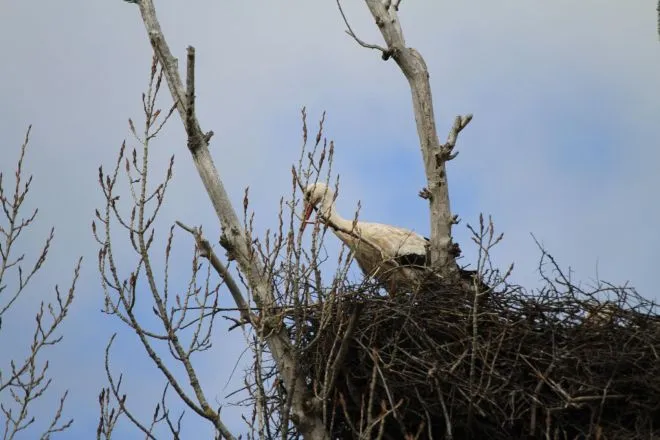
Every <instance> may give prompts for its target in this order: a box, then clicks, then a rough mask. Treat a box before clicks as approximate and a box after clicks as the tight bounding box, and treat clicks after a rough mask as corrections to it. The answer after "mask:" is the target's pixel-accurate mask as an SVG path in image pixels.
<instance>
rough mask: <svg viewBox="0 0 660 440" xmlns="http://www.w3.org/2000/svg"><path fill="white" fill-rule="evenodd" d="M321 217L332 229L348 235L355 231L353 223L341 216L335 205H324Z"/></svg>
mask: <svg viewBox="0 0 660 440" xmlns="http://www.w3.org/2000/svg"><path fill="white" fill-rule="evenodd" d="M319 215H320V216H321V218H322V219H323V220H324V221H325V222H326V223H327V224H328V226H330V227H331V228H334V229H337V230H339V231H342V232H346V233H350V232H351V231H353V221H352V220H348V219H345V218H344V217H342V216H341V215H339V213H338V212H337V209H336V208H335V204H334V203H324V204H323V206H322V207H321V210H320V212H319Z"/></svg>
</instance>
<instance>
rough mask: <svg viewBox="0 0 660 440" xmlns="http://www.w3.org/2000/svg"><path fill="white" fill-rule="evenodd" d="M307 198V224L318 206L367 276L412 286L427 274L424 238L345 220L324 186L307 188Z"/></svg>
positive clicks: (391, 227) (395, 229)
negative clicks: (313, 209) (313, 210)
mask: <svg viewBox="0 0 660 440" xmlns="http://www.w3.org/2000/svg"><path fill="white" fill-rule="evenodd" d="M305 197H306V203H307V206H306V210H305V221H306V220H307V219H308V218H309V216H310V214H311V211H312V208H314V207H315V208H316V209H317V212H318V216H319V217H320V219H321V221H323V222H324V223H325V224H327V225H328V226H329V227H330V228H331V230H332V231H333V232H334V233H335V235H337V237H338V238H339V239H340V240H341V241H343V242H344V243H345V244H346V245H347V246H348V247H349V248H350V249H351V251H352V252H353V255H354V258H355V260H356V261H357V263H358V265H359V266H360V269H362V271H363V272H364V274H365V275H366V276H368V277H374V278H376V279H377V280H379V281H381V282H384V283H385V285H386V286H388V285H389V286H398V287H402V285H404V284H405V285H406V287H409V286H410V284H411V283H419V281H421V279H422V278H423V276H424V275H425V274H426V272H427V271H426V270H425V266H426V261H427V255H426V253H427V243H428V240H427V239H426V238H424V237H423V236H421V235H419V234H417V233H416V232H414V231H411V230H410V229H406V228H400V227H397V226H392V225H386V224H382V223H370V222H361V221H352V220H348V219H345V218H343V217H342V216H340V215H339V214H338V213H337V211H336V209H335V203H334V199H335V195H334V192H333V191H332V190H331V189H330V188H329V187H328V186H327V185H325V184H323V183H316V184H313V185H310V186H308V187H307V188H306V189H305ZM388 290H391V289H388Z"/></svg>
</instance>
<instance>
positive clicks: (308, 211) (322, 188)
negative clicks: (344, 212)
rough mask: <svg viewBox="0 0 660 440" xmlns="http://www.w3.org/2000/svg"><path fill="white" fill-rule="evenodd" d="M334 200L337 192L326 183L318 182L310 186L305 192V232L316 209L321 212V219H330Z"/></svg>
mask: <svg viewBox="0 0 660 440" xmlns="http://www.w3.org/2000/svg"><path fill="white" fill-rule="evenodd" d="M334 199H335V192H334V191H333V190H332V189H330V187H329V186H328V185H326V184H325V183H321V182H318V183H312V184H311V185H308V186H307V188H305V192H304V200H305V211H304V214H303V230H304V228H305V225H306V224H307V223H308V221H309V217H310V216H311V215H312V211H313V210H314V208H317V209H319V210H320V212H319V215H320V216H321V218H325V219H327V218H329V217H330V213H331V211H332V205H333V203H334Z"/></svg>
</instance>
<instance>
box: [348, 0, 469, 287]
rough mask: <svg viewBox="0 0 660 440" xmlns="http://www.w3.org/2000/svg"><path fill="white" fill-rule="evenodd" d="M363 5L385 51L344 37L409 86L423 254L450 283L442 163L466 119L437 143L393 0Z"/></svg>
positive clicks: (425, 91) (423, 84)
mask: <svg viewBox="0 0 660 440" xmlns="http://www.w3.org/2000/svg"><path fill="white" fill-rule="evenodd" d="M365 2H366V3H367V6H368V7H369V10H370V11H371V15H373V17H374V19H375V20H376V25H377V26H378V28H379V29H380V32H381V34H382V35H383V38H384V39H385V43H386V44H387V48H381V47H378V46H374V45H366V44H365V43H363V42H361V41H360V40H359V39H357V37H356V36H355V35H354V34H353V32H352V31H351V30H350V27H349V34H350V35H351V36H353V37H354V38H355V39H356V40H357V41H358V43H360V44H361V45H363V46H367V47H371V48H376V49H379V50H381V51H382V52H383V59H384V60H387V59H389V58H393V59H394V61H396V63H397V64H398V65H399V67H400V68H401V71H402V72H403V74H404V75H405V77H406V79H407V80H408V83H409V84H410V92H411V94H412V103H413V109H414V112H415V122H416V124H417V134H418V136H419V143H420V148H421V150H422V157H423V160H424V170H425V172H426V180H427V187H426V188H425V189H423V190H422V192H421V193H420V196H422V197H423V198H425V199H428V200H429V204H430V220H431V240H430V249H429V255H430V260H431V266H432V267H434V268H435V269H436V270H437V271H438V273H440V274H441V275H444V276H446V277H448V278H454V277H456V276H457V274H458V267H457V265H456V263H455V258H456V256H457V255H458V252H459V251H458V247H457V246H456V245H455V244H454V243H453V242H452V236H451V228H452V225H453V224H455V223H456V222H457V220H456V216H453V215H452V213H451V207H450V202H449V187H448V184H447V173H446V166H445V165H446V162H447V161H449V160H451V159H453V158H454V157H455V156H456V153H453V148H454V146H455V144H456V138H457V136H458V133H459V132H460V131H461V130H462V129H463V128H465V126H466V125H467V124H468V123H469V122H470V120H471V119H472V115H467V116H463V117H460V116H459V117H457V118H456V121H455V122H454V126H453V127H452V130H451V132H450V134H449V137H448V139H447V142H446V143H445V144H440V142H439V140H438V133H437V129H436V126H435V116H434V114H433V99H432V96H431V84H430V82H429V72H428V69H427V67H426V63H425V62H424V58H422V55H421V54H420V53H419V52H417V51H416V50H415V49H413V48H409V47H406V44H405V40H404V38H403V31H402V30H401V25H400V23H399V18H398V14H397V13H398V9H399V1H397V0H394V1H391V0H365ZM342 14H343V12H342ZM344 18H345V17H344ZM347 24H348V23H347Z"/></svg>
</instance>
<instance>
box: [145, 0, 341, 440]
mask: <svg viewBox="0 0 660 440" xmlns="http://www.w3.org/2000/svg"><path fill="white" fill-rule="evenodd" d="M138 5H139V8H140V13H141V15H142V20H143V22H144V25H145V27H146V30H147V34H148V35H149V39H150V41H151V45H152V47H153V49H154V52H155V54H156V56H157V58H158V60H159V61H160V64H161V65H162V66H163V70H164V73H165V78H166V81H167V85H168V87H169V90H170V93H171V94H172V98H173V100H174V101H175V103H176V106H177V110H178V112H179V115H180V116H181V119H182V120H183V122H184V126H185V128H186V132H187V134H188V148H189V150H190V153H191V154H192V157H193V161H194V162H195V166H196V167H197V171H198V173H199V175H200V177H201V179H202V182H203V184H204V187H205V188H206V192H207V194H208V195H209V198H210V199H211V203H212V204H213V207H214V208H215V212H216V214H217V216H218V219H219V220H220V224H221V226H222V230H223V232H224V237H225V240H224V242H225V243H226V245H227V248H228V251H229V253H230V255H231V256H232V257H233V258H234V259H235V260H236V262H237V263H238V265H239V267H240V269H241V272H243V274H244V276H245V278H246V279H247V282H248V285H249V286H250V288H251V289H252V290H253V293H254V299H255V302H256V303H257V305H258V306H259V307H260V308H263V309H264V310H268V309H271V308H272V307H273V306H275V298H274V295H273V292H272V286H271V285H270V284H269V283H268V281H267V277H266V276H265V272H264V268H263V266H262V265H261V264H260V262H259V261H258V260H257V259H256V258H253V257H252V256H251V252H250V249H248V245H247V240H246V232H245V231H244V230H243V227H242V225H241V223H240V221H239V219H238V216H237V215H236V212H235V210H234V208H233V206H232V204H231V202H230V200H229V196H228V195H227V192H226V191H225V188H224V185H223V184H222V181H221V180H220V176H219V174H218V171H217V169H216V167H215V165H214V163H213V159H212V158H211V154H210V152H209V149H208V142H209V139H210V137H211V136H212V132H209V133H206V134H205V133H204V132H203V131H202V129H201V127H200V124H199V121H198V120H197V117H196V115H195V111H194V82H193V81H194V70H193V66H194V64H192V63H191V62H190V61H191V58H192V62H193V63H194V49H192V48H189V49H188V56H189V64H188V66H189V69H188V71H189V76H188V87H187V88H184V85H183V82H182V81H181V77H180V75H179V71H178V61H177V59H176V58H174V56H173V55H172V53H171V51H170V49H169V47H168V45H167V43H166V41H165V37H164V35H163V33H162V30H161V28H160V24H159V22H158V19H157V17H156V11H155V8H154V5H153V1H152V0H140V1H139V2H138ZM191 73H192V74H193V75H191ZM238 306H239V307H240V304H238ZM267 321H268V320H267ZM260 324H261V325H263V326H264V327H265V334H266V336H265V338H266V341H267V344H268V347H269V349H270V351H271V354H272V356H273V359H274V360H275V363H276V364H277V368H278V371H279V373H280V374H281V376H282V380H283V383H284V386H285V387H286V390H287V392H288V393H289V394H290V395H291V396H292V406H291V411H292V415H291V419H292V421H293V422H294V423H295V425H296V427H297V429H298V431H299V432H300V433H301V434H302V435H303V437H304V438H306V439H314V440H319V439H327V438H329V435H328V433H327V431H326V429H325V426H324V424H323V421H322V420H321V418H320V417H319V415H318V414H317V411H316V410H315V407H314V405H313V403H312V402H313V400H312V398H311V396H309V394H308V391H307V386H306V384H305V381H304V379H303V377H302V375H300V374H298V365H297V363H296V359H295V353H294V347H293V346H292V344H291V342H290V340H289V338H288V335H287V333H286V329H285V327H284V326H282V325H278V324H279V323H278V322H262V323H260Z"/></svg>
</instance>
